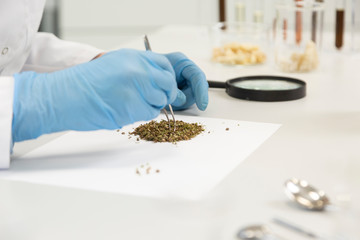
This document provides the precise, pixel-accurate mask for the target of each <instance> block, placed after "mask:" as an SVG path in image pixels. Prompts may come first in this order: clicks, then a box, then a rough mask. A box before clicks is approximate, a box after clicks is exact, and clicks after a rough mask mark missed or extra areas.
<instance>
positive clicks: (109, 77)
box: [13, 49, 186, 142]
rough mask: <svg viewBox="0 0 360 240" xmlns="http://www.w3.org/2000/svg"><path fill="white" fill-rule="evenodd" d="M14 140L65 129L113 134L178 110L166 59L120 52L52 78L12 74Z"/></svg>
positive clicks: (181, 99) (177, 92)
mask: <svg viewBox="0 0 360 240" xmlns="http://www.w3.org/2000/svg"><path fill="white" fill-rule="evenodd" d="M14 77H15V92H14V107H13V112H14V117H13V141H15V142H18V141H23V140H27V139H33V138H37V137H38V136H40V135H42V134H46V133H52V132H59V131H64V130H77V131H87V130H97V129H118V128H121V127H123V126H125V125H127V124H130V123H133V122H136V121H140V120H150V119H153V118H155V117H156V116H158V114H159V113H160V110H161V109H162V108H164V106H166V105H168V104H170V103H172V102H174V101H175V100H176V103H179V104H181V105H183V104H184V103H185V101H186V99H185V95H184V94H183V93H182V92H181V91H180V90H178V88H177V86H176V81H175V72H174V69H173V67H172V65H171V64H170V63H169V61H168V59H167V58H166V57H164V56H163V55H160V54H156V53H153V52H146V51H137V50H130V49H123V50H118V51H113V52H109V53H107V54H105V55H104V56H102V57H100V58H98V59H95V60H93V61H91V62H88V63H84V64H80V65H77V66H74V67H71V68H68V69H65V70H61V71H57V72H53V73H40V74H38V73H35V72H24V73H20V74H15V75H14Z"/></svg>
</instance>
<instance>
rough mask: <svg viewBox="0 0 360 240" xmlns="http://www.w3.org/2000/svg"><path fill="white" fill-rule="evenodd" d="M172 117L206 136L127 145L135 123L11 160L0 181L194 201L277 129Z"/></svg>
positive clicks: (68, 138)
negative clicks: (199, 128)
mask: <svg viewBox="0 0 360 240" xmlns="http://www.w3.org/2000/svg"><path fill="white" fill-rule="evenodd" d="M176 117H177V120H183V121H186V122H198V123H201V124H203V125H204V126H205V128H206V130H205V132H204V133H202V134H201V135H199V136H197V137H196V138H194V139H192V140H190V141H182V142H178V143H177V144H176V145H174V144H171V143H153V142H147V141H144V140H140V141H137V140H136V137H132V138H131V139H129V134H128V132H129V131H132V129H133V128H134V127H136V126H138V125H139V124H141V123H137V124H134V125H131V126H127V127H124V128H123V129H121V130H120V132H117V131H93V132H69V133H67V134H65V135H63V136H61V137H59V138H57V139H55V140H53V141H51V142H49V143H47V144H45V145H43V146H41V147H39V148H37V149H35V150H33V151H32V152H30V153H28V154H26V155H24V156H23V157H21V158H19V159H14V160H13V161H12V163H11V167H10V169H9V170H7V171H2V172H0V178H3V179H9V180H16V181H24V182H31V183H38V184H46V185H56V186H63V187H71V188H80V189H87V190H95V191H105V192H112V193H121V194H131V195H140V196H148V197H161V198H184V199H189V200H196V199H200V198H201V197H203V196H204V195H205V194H207V193H208V192H209V191H210V190H211V189H213V188H214V187H215V186H216V185H217V184H218V183H219V182H220V181H221V180H222V179H224V178H225V177H226V176H227V175H228V174H229V173H230V172H231V171H232V170H233V169H234V168H235V167H236V166H237V165H238V164H240V163H241V162H242V161H243V160H245V158H246V157H248V156H249V155H250V154H251V153H252V152H253V151H254V150H255V149H256V148H258V147H259V146H260V145H261V143H263V142H264V141H265V140H266V139H267V138H269V137H270V136H271V135H272V134H273V133H274V132H275V131H276V130H277V129H278V128H279V127H280V125H278V124H269V123H255V122H244V121H233V120H225V119H213V118H200V117H187V116H180V115H177V116H176ZM159 118H161V119H163V118H164V117H163V116H160V117H159ZM226 128H229V130H226ZM122 132H125V133H126V134H124V135H123V134H121V133H122ZM149 167H151V169H150V170H148V172H149V173H148V174H147V169H148V168H149ZM137 169H138V171H139V172H140V175H139V174H137V173H136V171H137ZM156 170H159V172H156Z"/></svg>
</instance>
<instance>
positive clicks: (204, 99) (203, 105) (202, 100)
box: [196, 94, 209, 111]
mask: <svg viewBox="0 0 360 240" xmlns="http://www.w3.org/2000/svg"><path fill="white" fill-rule="evenodd" d="M208 103H209V97H208V95H207V94H206V95H203V96H201V98H200V101H198V102H196V106H197V107H198V108H199V109H200V110H201V111H205V109H206V108H207V106H208Z"/></svg>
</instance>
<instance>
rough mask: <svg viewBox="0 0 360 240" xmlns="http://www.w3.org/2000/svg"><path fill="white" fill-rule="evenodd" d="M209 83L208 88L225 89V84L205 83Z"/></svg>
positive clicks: (216, 82) (217, 82)
mask: <svg viewBox="0 0 360 240" xmlns="http://www.w3.org/2000/svg"><path fill="white" fill-rule="evenodd" d="M207 82H208V83H209V87H211V88H225V82H219V81H210V80H208V81H207Z"/></svg>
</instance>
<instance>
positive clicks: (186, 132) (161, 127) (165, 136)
mask: <svg viewBox="0 0 360 240" xmlns="http://www.w3.org/2000/svg"><path fill="white" fill-rule="evenodd" d="M204 130H205V129H204V127H203V126H202V125H201V124H199V123H186V122H183V121H181V120H176V130H175V131H174V121H173V120H171V121H170V128H169V122H168V121H165V120H161V121H160V122H156V121H151V122H149V123H146V124H142V125H140V126H138V127H137V128H135V129H134V131H133V132H130V134H131V135H136V136H139V137H140V138H141V139H143V140H147V141H152V142H171V143H176V142H179V141H184V140H190V139H192V138H194V137H196V136H197V135H199V134H200V133H202V132H203V131H204Z"/></svg>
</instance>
